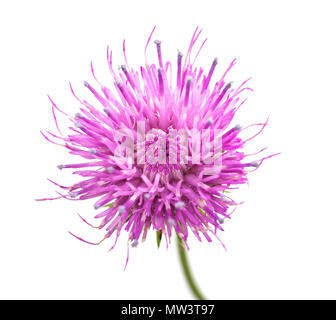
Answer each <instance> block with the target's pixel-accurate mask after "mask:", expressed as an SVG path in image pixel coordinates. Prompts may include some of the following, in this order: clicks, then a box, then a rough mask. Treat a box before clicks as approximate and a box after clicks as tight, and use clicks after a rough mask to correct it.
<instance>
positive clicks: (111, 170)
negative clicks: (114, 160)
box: [106, 167, 114, 173]
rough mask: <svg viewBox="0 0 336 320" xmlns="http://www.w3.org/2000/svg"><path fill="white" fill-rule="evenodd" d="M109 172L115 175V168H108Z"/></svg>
mask: <svg viewBox="0 0 336 320" xmlns="http://www.w3.org/2000/svg"><path fill="white" fill-rule="evenodd" d="M106 170H107V172H108V173H113V172H114V168H113V167H107V169H106Z"/></svg>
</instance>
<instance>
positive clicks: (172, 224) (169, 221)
mask: <svg viewBox="0 0 336 320" xmlns="http://www.w3.org/2000/svg"><path fill="white" fill-rule="evenodd" d="M168 224H169V225H170V226H171V227H174V226H175V220H174V219H173V218H169V219H168Z"/></svg>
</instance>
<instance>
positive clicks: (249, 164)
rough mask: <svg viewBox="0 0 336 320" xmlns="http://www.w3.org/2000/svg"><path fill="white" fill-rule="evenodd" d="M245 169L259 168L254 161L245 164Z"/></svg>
mask: <svg viewBox="0 0 336 320" xmlns="http://www.w3.org/2000/svg"><path fill="white" fill-rule="evenodd" d="M246 167H255V168H258V167H259V163H258V162H256V161H253V162H250V163H247V164H246Z"/></svg>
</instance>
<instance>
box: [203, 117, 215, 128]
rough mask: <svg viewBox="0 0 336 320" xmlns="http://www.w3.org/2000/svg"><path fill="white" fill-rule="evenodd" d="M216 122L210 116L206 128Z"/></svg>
mask: <svg viewBox="0 0 336 320" xmlns="http://www.w3.org/2000/svg"><path fill="white" fill-rule="evenodd" d="M213 123H214V121H213V119H212V118H209V119H208V120H207V122H206V123H205V126H204V129H207V128H208V127H209V126H211V125H212V124H213Z"/></svg>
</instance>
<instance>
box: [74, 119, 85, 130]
mask: <svg viewBox="0 0 336 320" xmlns="http://www.w3.org/2000/svg"><path fill="white" fill-rule="evenodd" d="M74 126H75V127H76V128H78V129H82V128H83V125H82V124H81V123H79V122H77V121H76V122H74Z"/></svg>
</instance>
